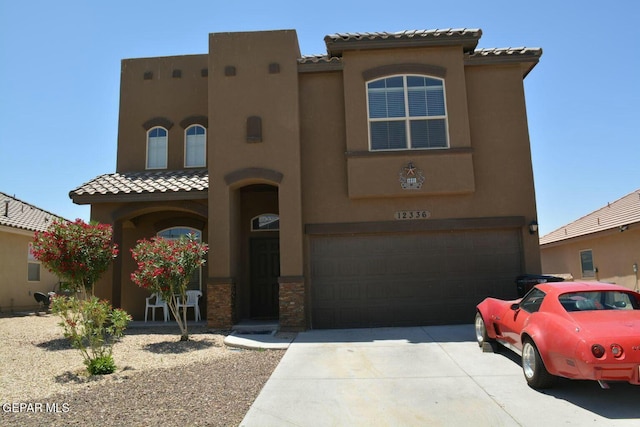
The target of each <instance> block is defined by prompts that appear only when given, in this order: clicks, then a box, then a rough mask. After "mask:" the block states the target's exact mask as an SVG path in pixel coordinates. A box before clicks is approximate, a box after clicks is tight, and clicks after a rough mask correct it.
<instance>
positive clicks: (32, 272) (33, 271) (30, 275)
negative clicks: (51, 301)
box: [27, 243, 40, 282]
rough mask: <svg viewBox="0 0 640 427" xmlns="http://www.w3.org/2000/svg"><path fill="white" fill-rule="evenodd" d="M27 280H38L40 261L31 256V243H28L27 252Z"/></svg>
mask: <svg viewBox="0 0 640 427" xmlns="http://www.w3.org/2000/svg"><path fill="white" fill-rule="evenodd" d="M27 281H29V282H39V281H40V262H39V261H38V260H37V259H36V257H35V256H33V244H32V243H29V252H28V254H27Z"/></svg>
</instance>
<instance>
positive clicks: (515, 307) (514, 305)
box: [511, 303, 520, 311]
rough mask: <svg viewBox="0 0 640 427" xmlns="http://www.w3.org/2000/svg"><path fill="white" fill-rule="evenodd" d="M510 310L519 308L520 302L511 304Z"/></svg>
mask: <svg viewBox="0 0 640 427" xmlns="http://www.w3.org/2000/svg"><path fill="white" fill-rule="evenodd" d="M511 310H513V311H516V310H520V304H517V303H516V304H511Z"/></svg>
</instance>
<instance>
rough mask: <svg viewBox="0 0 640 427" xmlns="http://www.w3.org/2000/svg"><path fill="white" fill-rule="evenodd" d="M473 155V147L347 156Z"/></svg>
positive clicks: (350, 152) (354, 153)
mask: <svg viewBox="0 0 640 427" xmlns="http://www.w3.org/2000/svg"><path fill="white" fill-rule="evenodd" d="M467 153H473V148H471V147H456V148H419V149H407V150H375V151H347V152H346V153H345V156H346V157H347V158H348V159H349V158H357V157H406V156H438V155H450V154H467Z"/></svg>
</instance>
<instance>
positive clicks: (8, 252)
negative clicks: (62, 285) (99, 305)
mask: <svg viewBox="0 0 640 427" xmlns="http://www.w3.org/2000/svg"><path fill="white" fill-rule="evenodd" d="M58 218H59V217H58V215H54V214H52V213H51V212H47V211H45V210H43V209H40V208H37V207H35V206H33V205H30V204H29V203H26V202H23V201H22V200H19V199H16V198H15V197H13V196H10V195H8V194H6V193H2V192H0V312H2V313H8V312H17V311H27V310H33V309H35V308H37V307H38V303H37V302H36V300H35V298H34V297H33V293H34V292H42V293H44V294H46V293H47V292H51V291H53V290H54V289H55V288H56V286H57V284H58V277H57V276H56V275H54V274H53V273H50V272H48V271H47V270H46V269H45V268H44V266H43V265H41V264H40V262H38V261H37V260H36V259H35V258H34V257H33V255H32V254H31V244H32V243H33V236H34V233H35V232H36V231H45V230H46V229H47V227H48V226H49V224H51V222H52V221H53V220H55V219H58Z"/></svg>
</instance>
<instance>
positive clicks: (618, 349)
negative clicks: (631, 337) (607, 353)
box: [611, 344, 624, 359]
mask: <svg viewBox="0 0 640 427" xmlns="http://www.w3.org/2000/svg"><path fill="white" fill-rule="evenodd" d="M611 353H613V357H615V358H616V359H619V358H621V357H622V353H624V351H623V350H622V346H621V345H620V344H611Z"/></svg>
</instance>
